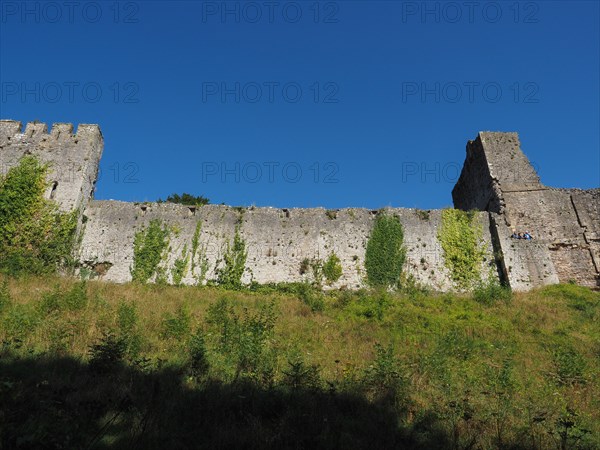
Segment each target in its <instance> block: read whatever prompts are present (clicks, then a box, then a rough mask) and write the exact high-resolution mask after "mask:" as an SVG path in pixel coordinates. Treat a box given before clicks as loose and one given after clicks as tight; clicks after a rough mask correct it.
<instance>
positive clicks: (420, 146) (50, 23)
mask: <svg viewBox="0 0 600 450" xmlns="http://www.w3.org/2000/svg"><path fill="white" fill-rule="evenodd" d="M469 5H470V6H469ZM0 8H1V12H2V16H1V17H0V27H1V29H0V81H1V84H2V85H1V87H2V98H1V99H0V101H1V103H0V110H1V111H0V116H1V117H2V118H10V119H16V120H20V121H22V122H27V121H32V120H35V119H37V120H40V121H44V122H48V123H52V122H73V123H98V124H100V126H101V128H102V132H103V134H104V137H105V149H104V156H103V159H102V164H101V169H102V172H101V177H100V180H99V183H98V189H97V193H96V197H97V198H100V199H109V198H112V199H119V200H128V201H129V200H138V201H144V200H155V199H157V198H158V197H163V198H165V197H166V196H167V195H168V194H170V193H173V192H179V193H181V192H184V191H185V192H190V193H194V194H202V195H205V196H207V197H209V198H210V199H211V201H212V202H214V203H221V202H224V203H226V204H231V205H251V204H255V205H257V206H278V207H285V206H289V207H312V206H324V207H327V208H337V207H345V206H357V207H369V208H378V207H382V206H405V207H419V208H439V207H443V206H448V205H451V203H452V200H451V195H450V192H451V190H452V187H453V186H454V183H455V180H456V177H457V174H458V171H459V169H460V167H461V165H462V162H463V160H464V157H465V144H466V142H467V140H469V139H473V138H475V136H476V134H477V132H478V131H481V130H491V131H518V132H519V133H520V136H521V142H522V147H523V149H524V151H525V153H526V154H527V155H528V156H529V158H530V159H531V160H532V161H533V162H534V163H535V165H536V167H537V168H538V171H539V173H540V175H541V177H542V181H543V182H544V183H546V184H548V185H551V186H557V187H580V188H592V187H598V186H599V185H600V179H599V177H600V155H599V153H600V150H599V149H600V142H599V127H600V117H599V108H600V106H599V105H600V98H599V83H600V74H599V59H600V50H599V41H600V37H599V23H600V16H599V14H600V13H599V3H598V2H596V1H589V2H576V1H575V2H574V1H568V2H567V1H565V2H562V1H541V2H519V3H516V2H512V1H510V2H472V3H469V2H427V3H423V2H420V1H419V2H405V1H398V2H394V1H388V2H383V1H381V2H378V1H340V2H319V3H315V2H313V1H301V2H285V1H278V2H266V1H265V2H263V1H259V2H220V1H219V2H192V1H188V2H178V1H169V2H162V1H143V2H120V3H114V2H112V1H109V2H86V1H80V2H78V3H77V4H74V5H73V4H72V3H69V2H62V1H58V2H21V1H6V0H4V1H3V2H0ZM300 94H301V96H300V97H299V98H298V96H299V95H300Z"/></svg>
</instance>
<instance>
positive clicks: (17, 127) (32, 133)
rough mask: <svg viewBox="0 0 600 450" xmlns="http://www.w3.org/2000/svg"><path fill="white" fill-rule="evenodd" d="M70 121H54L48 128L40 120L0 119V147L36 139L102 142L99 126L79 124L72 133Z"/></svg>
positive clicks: (35, 140)
mask: <svg viewBox="0 0 600 450" xmlns="http://www.w3.org/2000/svg"><path fill="white" fill-rule="evenodd" d="M73 131H74V126H73V124H72V123H54V124H53V125H52V128H51V129H50V130H49V129H48V125H47V124H45V123H42V122H29V123H27V124H26V125H25V129H24V130H23V124H22V123H21V122H19V121H16V120H0V149H1V148H2V146H4V145H6V144H7V143H10V142H13V143H14V142H38V141H68V140H77V139H78V140H82V139H83V140H86V141H92V142H96V143H98V144H100V143H102V141H103V137H102V132H101V131H100V127H99V126H98V125H94V124H83V123H82V124H79V126H78V127H77V132H76V133H73Z"/></svg>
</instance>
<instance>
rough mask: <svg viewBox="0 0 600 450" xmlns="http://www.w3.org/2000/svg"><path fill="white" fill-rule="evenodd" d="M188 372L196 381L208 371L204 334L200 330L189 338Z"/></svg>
mask: <svg viewBox="0 0 600 450" xmlns="http://www.w3.org/2000/svg"><path fill="white" fill-rule="evenodd" d="M188 355H189V372H190V376H192V377H193V378H195V379H196V380H198V379H200V378H202V377H203V376H204V375H205V374H206V373H207V372H208V369H209V363H208V358H207V350H206V344H205V342H204V333H203V332H202V330H201V329H200V328H198V330H196V332H195V333H194V334H193V335H192V336H191V338H190V340H189V343H188Z"/></svg>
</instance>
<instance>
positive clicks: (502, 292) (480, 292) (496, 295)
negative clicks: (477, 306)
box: [473, 278, 512, 306]
mask: <svg viewBox="0 0 600 450" xmlns="http://www.w3.org/2000/svg"><path fill="white" fill-rule="evenodd" d="M511 299H512V291H511V289H510V287H508V286H502V285H501V284H500V283H499V282H498V281H497V280H495V279H493V278H489V279H488V280H487V281H481V282H479V283H478V284H476V285H475V288H474V289H473V300H475V301H476V302H477V303H481V304H482V305H487V306H490V305H493V304H495V303H497V302H499V301H502V302H505V303H507V302H509V301H510V300H511Z"/></svg>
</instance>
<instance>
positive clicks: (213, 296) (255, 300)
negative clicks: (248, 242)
mask: <svg viewBox="0 0 600 450" xmlns="http://www.w3.org/2000/svg"><path fill="white" fill-rule="evenodd" d="M504 297H505V298H504V300H498V301H493V296H491V295H490V293H489V292H488V293H486V292H483V293H480V295H479V296H478V297H477V300H479V301H476V300H475V299H473V298H471V297H464V296H456V295H450V294H440V295H437V294H428V293H424V292H420V291H417V290H414V291H413V292H409V293H404V294H390V293H386V292H381V291H371V292H367V291H362V292H357V293H350V292H343V291H342V292H332V293H329V294H326V295H325V294H322V293H320V292H317V291H314V290H312V289H311V288H310V287H307V286H303V285H296V286H280V287H278V288H275V287H273V288H269V287H262V288H260V289H259V291H258V292H251V291H243V292H238V291H227V290H223V289H218V288H198V287H167V286H156V285H153V286H142V285H136V284H130V285H122V286H120V285H111V284H104V283H100V282H89V283H87V284H81V283H77V282H75V281H73V280H68V279H61V278H54V277H50V278H20V279H12V278H10V279H4V280H2V279H0V340H1V341H2V350H1V357H0V404H1V405H2V407H1V408H0V448H15V447H16V448H19V447H20V448H106V447H113V448H157V449H158V448H161V449H162V448H211V449H212V448H345V449H347V448H372V449H373V448H423V449H432V448H448V449H467V448H472V449H481V448H483V449H488V448H489V449H491V448H504V449H554V448H557V449H579V448H581V449H592V448H600V413H599V411H600V323H599V319H600V293H598V292H592V291H590V290H587V289H585V288H580V287H577V286H574V285H561V286H552V287H548V288H545V289H542V290H538V291H535V292H531V293H528V294H515V295H514V296H513V297H512V299H510V298H506V296H504Z"/></svg>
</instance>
